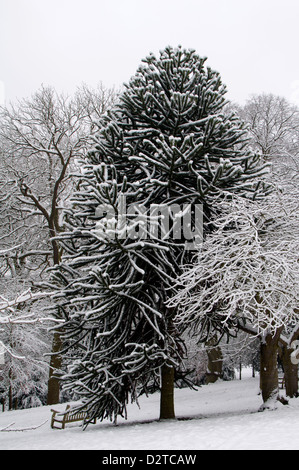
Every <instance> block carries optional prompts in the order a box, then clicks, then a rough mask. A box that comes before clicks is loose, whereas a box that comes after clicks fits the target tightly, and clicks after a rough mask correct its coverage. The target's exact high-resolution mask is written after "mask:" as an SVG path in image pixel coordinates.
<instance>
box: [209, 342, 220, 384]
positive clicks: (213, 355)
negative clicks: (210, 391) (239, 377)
mask: <svg viewBox="0 0 299 470" xmlns="http://www.w3.org/2000/svg"><path fill="white" fill-rule="evenodd" d="M216 344H217V338H216V337H213V338H211V339H210V340H209V341H208V342H207V343H206V346H207V356H208V368H207V372H206V384H210V383H215V382H216V380H218V379H219V378H220V377H221V374H222V365H223V355H222V351H221V348H220V346H216Z"/></svg>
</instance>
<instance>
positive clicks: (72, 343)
mask: <svg viewBox="0 0 299 470" xmlns="http://www.w3.org/2000/svg"><path fill="white" fill-rule="evenodd" d="M205 61H206V59H204V58H200V57H199V56H198V55H197V54H196V53H195V51H193V50H184V49H182V48H181V47H178V48H176V49H173V48H171V47H167V48H166V49H165V50H163V51H161V53H160V57H159V58H156V57H155V56H154V55H152V54H151V55H150V56H149V57H148V58H146V59H145V60H144V61H143V64H142V65H141V66H140V67H139V69H138V70H137V72H136V74H135V76H133V77H132V79H131V80H130V82H129V83H128V84H127V85H126V86H125V89H124V91H123V93H122V95H121V96H120V99H119V102H118V104H117V105H116V106H114V108H113V109H112V111H110V112H108V113H107V114H106V115H105V116H104V117H103V118H102V119H101V121H100V123H99V132H98V134H97V136H96V138H95V141H94V146H93V148H92V149H91V150H90V152H89V153H88V154H87V155H86V157H85V159H84V161H83V164H82V171H81V173H80V174H79V175H77V177H78V185H77V191H76V193H74V194H73V197H72V205H71V207H70V208H69V209H68V210H67V211H66V215H65V227H64V228H65V232H64V233H63V234H62V235H60V236H59V240H60V245H61V246H62V248H63V252H64V256H63V259H62V262H61V264H60V265H58V266H55V267H54V268H53V270H52V281H51V282H52V285H55V288H56V294H55V299H56V314H57V315H59V316H63V318H65V324H64V327H63V338H64V342H65V350H64V352H63V353H62V354H66V351H67V350H68V349H69V348H72V354H74V351H75V353H76V354H75V355H76V357H75V359H74V360H73V362H72V365H71V366H70V368H69V371H68V374H67V375H66V376H65V377H64V379H65V381H66V384H67V387H68V388H69V389H72V390H73V391H75V392H76V393H77V394H78V395H80V396H81V397H82V399H83V403H84V406H87V407H88V409H89V413H88V415H89V417H90V419H93V418H94V417H97V418H100V419H104V418H110V419H114V420H115V419H116V418H117V416H118V415H125V414H126V404H127V402H128V400H129V398H130V399H131V400H133V401H135V400H136V401H137V398H138V395H139V394H140V393H150V392H153V391H155V390H157V389H158V388H159V387H160V370H161V367H163V366H164V365H168V366H171V367H173V368H175V370H176V374H178V371H179V370H180V367H181V363H182V357H183V354H184V347H183V346H184V345H183V340H182V332H183V331H182V330H183V328H182V329H181V330H180V331H178V330H177V329H176V328H175V326H174V324H173V318H174V315H175V309H170V308H167V307H166V306H165V301H166V300H167V298H168V296H169V294H170V290H171V288H172V286H173V279H174V278H175V277H176V275H177V274H179V273H180V270H181V266H182V265H183V264H185V263H186V262H188V261H190V251H188V250H186V246H185V242H184V240H182V239H180V238H179V237H177V238H176V237H175V230H176V218H175V215H173V214H172V213H171V206H172V207H173V205H174V204H179V205H180V206H182V205H183V204H191V205H195V204H203V209H204V222H206V221H208V220H209V218H210V214H211V213H212V212H213V203H214V201H215V199H218V198H221V197H222V195H223V193H224V192H225V194H226V196H227V194H230V193H237V194H239V195H241V196H245V197H251V198H259V197H262V196H263V195H264V194H265V191H267V189H266V188H265V187H264V186H263V183H262V178H261V177H262V175H263V173H264V172H265V166H262V165H261V164H260V161H259V157H258V156H257V155H255V154H252V153H251V152H250V151H249V150H248V147H247V133H246V128H245V127H244V125H243V123H242V122H241V121H240V120H239V119H238V118H237V117H236V116H235V115H234V114H226V113H225V109H224V108H225V104H226V100H225V93H226V88H225V86H224V85H223V84H222V81H221V78H220V75H219V74H218V73H217V72H215V71H213V70H211V69H210V68H209V67H206V65H205ZM124 198H125V199H124ZM124 200H125V202H126V207H129V208H130V210H129V211H128V212H129V213H128V214H127V216H126V219H127V220H126V223H123V221H122V220H121V216H122V211H121V209H120V208H121V206H122V203H123V201H124ZM161 204H163V207H166V209H169V216H170V219H171V223H170V226H169V233H168V234H167V233H162V235H163V236H162V235H161V234H159V233H158V232H157V231H156V230H155V229H154V228H153V224H152V225H151V222H152V221H153V217H152V216H153V213H151V208H152V207H153V206H154V205H156V206H157V205H161ZM156 206H154V207H156ZM103 207H105V208H106V209H107V213H108V215H109V214H110V216H108V215H107V214H106V215H105V214H103V213H101V214H100V215H99V208H103ZM141 208H142V210H141ZM111 214H112V215H113V216H111ZM155 214H156V218H155V221H156V223H157V224H158V223H159V222H161V220H162V217H161V214H159V212H157V213H155ZM177 376H178V375H177Z"/></svg>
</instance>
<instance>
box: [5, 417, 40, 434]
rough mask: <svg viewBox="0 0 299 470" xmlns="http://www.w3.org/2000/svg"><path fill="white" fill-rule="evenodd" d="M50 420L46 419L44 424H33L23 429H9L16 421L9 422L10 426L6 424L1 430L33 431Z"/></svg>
mask: <svg viewBox="0 0 299 470" xmlns="http://www.w3.org/2000/svg"><path fill="white" fill-rule="evenodd" d="M47 421H48V420H47V419H46V421H44V422H43V423H42V424H39V425H38V426H33V427H30V428H22V429H8V428H10V426H13V425H14V424H15V423H11V424H9V425H8V426H6V427H5V428H2V429H0V432H10V431H12V432H20V431H33V430H34V429H38V428H40V427H42V426H43V425H44V424H46V422H47Z"/></svg>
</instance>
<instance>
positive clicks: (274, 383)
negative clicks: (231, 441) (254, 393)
mask: <svg viewBox="0 0 299 470" xmlns="http://www.w3.org/2000/svg"><path fill="white" fill-rule="evenodd" d="M280 333H281V329H279V330H278V331H277V332H276V333H275V335H271V334H268V335H267V336H266V337H265V338H264V339H263V340H262V342H261V367H260V388H261V392H262V397H263V402H264V404H263V406H262V408H261V409H265V408H269V407H270V403H269V402H270V400H271V401H272V400H274V401H275V400H277V398H278V367H277V355H278V341H279V336H280Z"/></svg>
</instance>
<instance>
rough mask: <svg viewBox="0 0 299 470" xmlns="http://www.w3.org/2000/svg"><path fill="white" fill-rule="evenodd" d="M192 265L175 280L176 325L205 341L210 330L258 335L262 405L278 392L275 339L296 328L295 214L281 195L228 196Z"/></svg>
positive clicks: (298, 287) (298, 279) (298, 280)
mask: <svg viewBox="0 0 299 470" xmlns="http://www.w3.org/2000/svg"><path fill="white" fill-rule="evenodd" d="M221 206H222V207H221V215H220V216H219V217H218V218H215V220H213V221H212V224H213V227H214V229H213V231H211V233H210V234H208V235H207V238H206V239H205V242H204V244H203V247H202V250H201V251H199V253H198V254H197V256H196V260H195V262H194V265H193V266H192V267H191V268H190V267H187V268H186V270H185V272H184V273H183V274H182V275H181V276H180V277H179V278H178V281H177V285H178V292H177V293H176V295H175V296H174V297H173V298H172V299H171V300H170V301H169V303H168V306H170V307H177V309H178V313H177V318H176V321H177V323H178V324H180V323H181V324H182V325H186V324H188V323H189V324H190V326H191V328H192V329H193V330H196V331H197V333H198V335H199V337H200V336H201V337H202V338H203V339H205V337H207V336H208V335H209V331H210V330H212V331H215V330H216V331H219V333H220V334H225V333H226V334H227V335H230V334H231V333H232V331H234V330H238V329H241V330H244V331H247V332H249V333H251V334H254V335H256V337H258V338H260V339H261V368H260V376H261V390H262V395H263V399H264V402H265V405H264V406H265V407H266V406H268V405H269V401H271V400H272V399H273V398H277V393H278V390H277V386H278V377H277V353H278V349H277V348H278V342H279V341H283V342H284V344H287V340H286V339H283V338H282V335H285V336H286V338H287V337H293V335H292V333H294V331H297V332H298V325H299V317H298V292H299V266H298V259H297V256H294V253H298V249H299V247H298V242H299V236H298V235H299V234H298V227H299V225H298V214H297V213H293V212H287V206H285V207H283V210H282V208H281V199H280V197H279V196H278V197H277V196H274V195H273V196H272V197H271V198H270V201H267V202H266V200H265V203H264V204H261V203H259V204H257V203H255V202H252V201H248V200H244V199H239V198H237V199H235V198H233V200H228V201H223V202H222V203H221Z"/></svg>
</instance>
